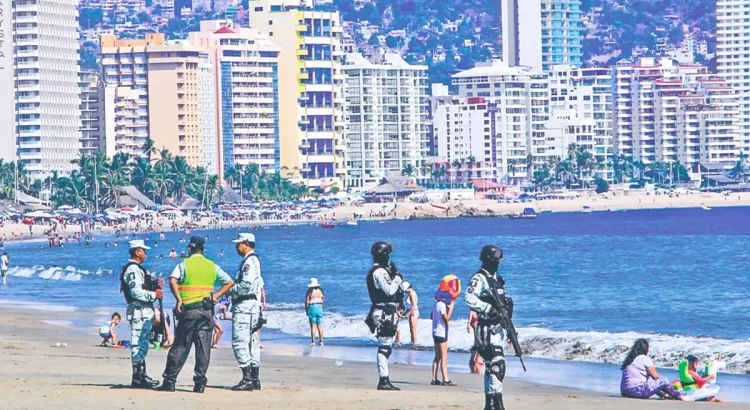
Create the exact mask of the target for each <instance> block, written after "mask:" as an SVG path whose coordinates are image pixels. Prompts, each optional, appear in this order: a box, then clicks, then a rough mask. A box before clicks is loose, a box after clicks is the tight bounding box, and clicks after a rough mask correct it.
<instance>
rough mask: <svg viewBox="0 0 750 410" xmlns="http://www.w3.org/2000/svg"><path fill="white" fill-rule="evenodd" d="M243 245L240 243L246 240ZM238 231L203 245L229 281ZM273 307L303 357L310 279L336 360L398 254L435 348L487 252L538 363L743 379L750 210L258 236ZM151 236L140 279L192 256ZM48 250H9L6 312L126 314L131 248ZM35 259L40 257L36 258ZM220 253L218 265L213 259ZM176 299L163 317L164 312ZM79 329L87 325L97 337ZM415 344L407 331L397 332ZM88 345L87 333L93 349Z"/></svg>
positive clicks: (457, 320) (456, 338) (749, 331)
mask: <svg viewBox="0 0 750 410" xmlns="http://www.w3.org/2000/svg"><path fill="white" fill-rule="evenodd" d="M244 229H246V228H244ZM237 232H238V230H236V229H228V230H219V231H210V230H209V231H195V232H193V233H194V234H200V235H208V236H209V240H208V241H207V252H206V254H207V256H208V257H210V258H212V259H213V260H214V261H216V262H217V263H218V264H220V265H221V266H222V267H223V268H224V269H225V270H226V271H227V272H229V273H230V274H234V272H235V270H236V269H237V267H238V265H239V263H240V262H241V259H240V257H239V256H237V255H236V252H235V251H234V246H233V244H232V243H231V242H230V241H231V239H233V238H234V237H235V236H236V234H237ZM255 234H256V236H257V238H258V253H259V254H260V255H261V259H262V263H263V274H264V279H265V282H266V291H267V294H268V300H269V310H270V311H269V313H268V315H267V316H268V319H269V324H268V328H269V333H271V334H278V335H281V336H283V337H285V338H289V339H292V340H298V341H300V342H301V341H303V340H304V338H305V337H308V335H309V326H308V324H307V319H306V316H305V314H304V312H303V302H304V297H305V290H306V284H307V282H308V280H309V278H310V277H317V278H318V279H319V281H320V282H321V284H322V286H323V289H324V291H325V294H326V319H325V328H326V339H327V342H328V344H334V345H343V346H346V345H350V346H357V345H369V344H374V343H375V342H374V338H373V337H372V335H370V334H369V332H368V330H367V327H366V326H365V325H364V323H363V322H362V320H363V318H364V315H365V313H366V312H367V309H368V307H369V302H368V298H367V291H366V287H365V283H364V277H365V274H366V272H367V270H368V269H369V267H370V265H371V262H370V260H371V259H370V256H369V249H370V245H371V244H372V242H374V241H376V240H381V239H382V240H387V241H390V242H392V243H393V244H394V248H395V252H394V254H393V255H392V258H393V260H394V261H395V262H396V263H397V264H398V266H399V268H400V270H401V271H402V272H403V274H404V276H405V278H406V279H407V280H409V281H410V282H411V283H412V284H413V286H414V288H415V289H416V291H417V293H418V295H419V308H420V312H421V317H422V319H420V322H419V334H418V344H420V345H424V346H427V347H430V346H432V338H431V329H430V321H429V315H430V311H431V309H432V305H433V303H434V300H433V298H432V295H433V293H434V291H435V289H436V287H437V285H438V282H439V281H440V279H441V278H442V277H443V276H444V275H446V274H448V273H453V274H455V275H457V276H458V277H459V278H461V280H462V282H463V285H464V286H465V285H466V283H467V282H468V280H469V278H470V277H471V275H472V274H473V273H474V272H475V271H476V270H477V269H478V266H479V261H478V259H477V258H478V254H479V250H480V248H481V247H482V246H483V245H485V244H488V243H493V244H497V245H498V246H500V247H502V248H503V249H504V251H505V259H504V260H503V263H502V265H501V269H500V272H501V274H502V275H503V277H504V278H505V280H506V282H507V285H506V289H507V293H508V294H509V295H511V296H512V297H513V298H514V300H515V305H516V308H515V315H516V316H515V322H516V326H517V328H518V329H519V334H520V338H521V342H522V345H523V346H524V349H525V350H527V351H528V352H529V353H530V355H531V356H535V357H538V358H546V359H565V360H576V361H586V362H598V363H618V362H621V361H622V359H623V358H624V356H625V354H626V352H627V349H628V348H629V347H630V345H631V344H632V343H633V341H634V340H635V339H636V338H638V337H647V338H648V339H649V340H650V341H651V345H652V351H651V355H652V357H653V358H654V359H655V361H656V363H657V365H659V366H662V367H674V366H675V365H676V363H677V361H678V360H679V359H680V358H681V356H682V355H683V354H685V353H688V352H689V353H693V354H696V355H698V356H702V357H707V356H709V355H713V354H716V353H719V352H721V353H723V355H724V357H725V359H726V360H727V362H728V365H729V368H728V371H729V372H732V373H739V374H745V373H746V372H748V371H750V327H748V326H747V314H748V311H750V272H748V269H749V268H750V253H749V252H748V251H747V250H748V249H750V209H748V208H723V209H712V210H710V211H704V210H700V209H697V210H689V209H685V210H645V211H628V212H594V213H590V214H583V213H547V214H542V215H540V217H539V218H538V219H537V220H534V221H519V220H507V219H462V220H431V221H393V222H388V223H383V224H381V223H377V222H363V223H360V225H359V226H357V227H337V228H335V229H322V228H320V227H318V226H289V227H271V228H269V229H262V230H257V231H255ZM166 235H167V236H166V239H165V240H164V241H158V235H157V234H150V235H147V236H148V237H149V238H148V239H149V240H148V243H149V244H150V245H152V246H154V242H158V247H154V248H153V249H152V250H151V251H150V253H149V260H148V261H147V262H146V266H147V267H148V269H150V270H152V271H154V272H157V273H158V274H160V275H162V276H167V275H168V274H169V272H171V270H172V269H173V268H174V266H175V264H176V262H177V261H176V260H174V259H168V258H165V259H157V258H156V257H157V256H158V255H159V254H163V255H164V256H165V257H166V256H167V254H168V253H169V251H170V249H172V248H176V249H177V251H178V253H179V252H180V251H182V250H184V249H185V248H186V243H181V242H179V239H180V238H181V237H183V236H186V235H184V233H181V232H178V233H171V232H170V233H167V234H166ZM113 241H115V239H114V238H113V237H106V236H101V237H97V238H96V240H95V241H94V242H93V243H92V245H91V246H88V247H87V246H78V245H77V244H73V243H71V244H68V245H66V246H65V247H64V248H54V249H49V248H47V247H46V242H43V243H35V242H27V243H16V244H8V245H6V249H5V250H6V251H7V252H8V253H9V255H10V257H11V265H12V268H11V270H10V277H9V284H10V286H8V287H6V288H2V287H0V306H14V305H16V306H18V307H22V308H27V309H38V310H70V309H77V310H90V311H93V312H95V313H96V314H97V315H100V316H101V317H102V318H104V317H105V316H107V315H109V314H110V313H111V312H112V311H115V310H118V311H120V312H121V313H122V312H123V311H124V310H125V302H124V299H123V297H122V295H121V294H120V293H119V283H118V275H119V273H120V269H121V267H122V265H123V264H124V263H125V261H126V260H127V241H126V240H125V239H124V238H123V239H119V240H118V243H119V246H117V247H113V246H109V247H105V246H104V242H110V243H112V242H113ZM40 246H41V248H40ZM221 249H223V250H224V256H219V251H220V250H221ZM173 303H174V302H173V300H172V298H171V296H167V297H166V299H165V305H166V306H169V307H170V308H171V307H172V306H173ZM457 303H458V304H457V308H456V310H455V313H454V318H453V319H454V320H453V322H452V323H451V330H450V332H451V333H450V337H449V345H450V347H451V349H453V350H456V351H461V350H467V349H469V348H470V347H471V344H472V342H473V338H472V336H471V335H470V334H468V333H467V332H466V330H465V329H466V320H465V318H466V316H467V315H468V310H467V308H466V306H465V304H464V303H463V298H460V299H459V300H458V302H457ZM88 325H96V324H95V323H92V324H88ZM401 329H402V333H403V340H404V341H408V340H409V336H408V330H407V325H406V324H405V323H402V325H401ZM93 333H95V329H92V334H93Z"/></svg>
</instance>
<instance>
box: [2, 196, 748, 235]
mask: <svg viewBox="0 0 750 410" xmlns="http://www.w3.org/2000/svg"><path fill="white" fill-rule="evenodd" d="M435 205H436V206H438V207H440V208H438V207H436V206H435ZM584 207H588V208H589V209H588V210H586V211H584ZM702 207H706V208H709V209H707V210H710V208H724V207H750V193H732V194H730V195H728V196H725V195H723V194H719V193H701V194H692V195H684V196H681V197H668V196H664V195H644V194H638V195H633V196H622V195H621V196H615V197H611V198H601V197H597V196H584V197H580V198H575V199H556V200H541V201H532V202H523V203H500V202H497V201H494V200H486V199H473V200H462V201H450V202H446V203H434V202H433V203H424V204H418V203H413V202H397V203H394V202H388V203H366V204H362V205H360V206H355V205H341V206H338V207H335V208H330V209H328V208H327V209H325V210H324V211H323V210H322V211H321V212H320V213H318V214H315V215H314V217H313V218H310V219H299V220H296V219H288V218H286V219H273V220H249V219H248V220H239V221H234V220H221V221H220V223H219V224H218V225H214V224H208V223H204V222H196V223H195V226H194V227H193V228H192V229H191V231H192V230H197V231H202V230H208V229H240V230H244V229H247V228H250V227H271V226H285V225H289V226H294V225H319V224H321V223H322V222H324V221H329V222H344V221H349V220H353V219H355V217H354V216H355V214H358V215H361V217H360V218H356V219H357V220H358V221H369V222H388V221H403V220H426V219H463V218H482V217H486V218H503V217H506V216H507V215H510V214H516V213H520V212H521V211H523V209H524V208H534V209H535V210H536V212H537V213H546V212H555V213H559V212H625V211H636V210H661V209H695V208H702ZM444 208H445V209H444ZM158 222H159V223H162V225H163V226H160V227H158V228H157V229H155V230H154V231H152V232H147V231H141V232H136V233H137V234H138V235H144V234H146V235H150V234H154V233H157V234H158V233H159V232H172V229H171V228H170V227H169V225H171V223H172V220H169V219H165V218H160V219H159V220H158ZM186 222H191V218H190V217H189V216H182V217H179V218H178V219H177V223H178V225H184V224H185V223H186ZM46 228H47V225H34V228H33V229H34V231H35V232H34V236H32V237H29V236H28V225H24V224H20V223H18V224H15V223H9V222H6V223H5V224H4V226H2V227H0V237H1V236H2V235H3V234H4V235H5V236H6V237H7V238H8V240H7V241H6V242H5V244H12V243H15V242H30V241H37V242H40V243H41V242H47V237H46V236H45V235H44V234H43V233H42V232H43V231H44V230H45V229H46ZM134 229H135V223H134V222H129V223H127V224H124V225H118V226H98V227H96V228H94V229H92V231H91V232H90V233H91V234H92V235H94V236H98V235H114V234H115V232H116V231H117V230H120V231H121V232H123V234H128V235H130V234H132V233H133V231H134ZM179 231H182V229H179V230H178V231H177V232H179ZM14 232H15V233H23V234H24V235H23V237H17V238H15V239H14V240H11V239H10V238H12V237H13V233H14ZM74 233H81V229H80V226H79V225H70V226H69V227H68V229H66V230H65V231H59V232H58V234H60V235H62V236H63V237H67V236H72V235H73V234H74Z"/></svg>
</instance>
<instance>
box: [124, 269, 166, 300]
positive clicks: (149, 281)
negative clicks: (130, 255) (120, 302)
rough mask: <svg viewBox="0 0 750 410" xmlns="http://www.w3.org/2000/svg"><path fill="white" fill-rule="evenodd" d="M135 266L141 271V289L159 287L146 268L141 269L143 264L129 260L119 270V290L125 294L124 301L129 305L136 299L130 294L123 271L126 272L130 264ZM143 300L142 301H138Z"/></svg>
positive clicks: (152, 289) (153, 289) (154, 289)
mask: <svg viewBox="0 0 750 410" xmlns="http://www.w3.org/2000/svg"><path fill="white" fill-rule="evenodd" d="M133 265H135V266H137V267H138V269H140V270H141V272H143V290H146V291H149V292H154V291H156V290H157V289H159V283H158V282H157V281H155V280H154V279H153V278H152V277H151V275H149V274H148V272H146V269H143V266H141V264H140V263H138V262H133V261H130V262H128V263H126V264H125V266H124V267H123V268H122V272H120V292H121V293H122V294H123V295H125V302H126V303H127V304H128V305H129V304H131V303H133V302H136V301H137V299H136V298H134V297H133V295H131V294H130V285H129V284H128V281H127V280H126V278H125V272H127V270H128V268H130V267H131V266H133ZM140 302H143V301H140ZM144 303H145V302H144Z"/></svg>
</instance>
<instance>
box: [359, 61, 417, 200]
mask: <svg viewBox="0 0 750 410" xmlns="http://www.w3.org/2000/svg"><path fill="white" fill-rule="evenodd" d="M344 74H345V76H346V80H345V88H344V95H345V97H346V124H347V126H346V135H345V139H346V170H347V181H346V186H347V187H350V188H353V189H362V188H368V187H371V186H373V185H377V184H378V183H379V182H380V180H381V179H382V178H383V177H386V176H394V175H401V174H402V172H403V171H404V170H406V169H411V170H413V171H412V172H413V174H412V175H409V176H415V177H416V176H418V171H419V170H420V169H421V168H422V167H423V166H424V165H425V160H426V159H427V156H428V154H429V151H430V145H429V144H430V140H429V135H428V132H429V118H428V116H429V114H428V103H427V66H422V65H410V64H408V63H407V62H406V61H404V60H403V59H402V58H401V57H399V56H398V55H397V54H384V55H382V56H379V57H377V58H376V59H374V60H372V61H370V60H368V59H366V58H365V57H363V56H362V54H359V53H352V54H348V55H347V56H346V62H345V64H344Z"/></svg>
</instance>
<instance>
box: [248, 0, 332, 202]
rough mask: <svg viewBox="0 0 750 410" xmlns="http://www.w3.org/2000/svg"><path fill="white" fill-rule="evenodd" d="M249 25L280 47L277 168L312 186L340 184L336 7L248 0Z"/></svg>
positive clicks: (326, 186) (279, 0)
mask: <svg viewBox="0 0 750 410" xmlns="http://www.w3.org/2000/svg"><path fill="white" fill-rule="evenodd" d="M249 11H250V26H251V27H252V28H254V29H257V30H259V31H260V32H261V33H263V34H265V35H266V36H268V39H269V40H270V41H272V42H274V43H276V44H278V45H279V46H281V50H282V51H281V54H280V56H279V71H278V84H279V92H278V98H279V102H278V103H279V108H280V111H279V127H280V133H281V135H280V157H281V167H282V169H284V172H285V173H291V174H294V175H297V176H300V177H301V178H302V179H303V180H304V182H305V183H306V184H308V185H309V186H311V187H319V188H321V189H324V190H325V189H327V188H329V187H332V186H334V185H337V186H339V188H343V187H344V183H345V181H344V180H345V177H346V167H345V164H344V150H345V144H344V92H343V83H344V72H343V69H342V61H343V58H344V51H343V48H342V43H341V36H342V33H343V31H344V29H343V26H342V25H341V20H340V17H339V13H338V12H324V11H313V10H311V9H308V8H306V7H305V6H304V4H302V2H300V1H299V0H297V1H295V0H291V1H281V0H251V1H250V10H249Z"/></svg>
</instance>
